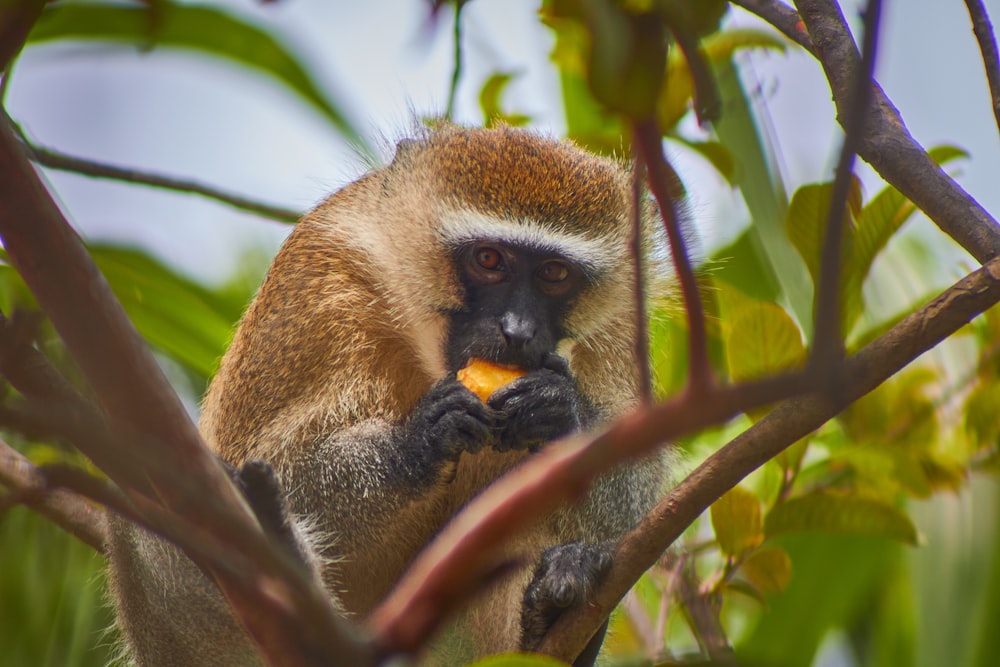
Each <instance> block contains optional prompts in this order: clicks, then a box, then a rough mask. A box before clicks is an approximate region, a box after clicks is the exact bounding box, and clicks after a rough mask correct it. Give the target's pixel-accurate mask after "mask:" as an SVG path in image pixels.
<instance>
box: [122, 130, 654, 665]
mask: <svg viewBox="0 0 1000 667" xmlns="http://www.w3.org/2000/svg"><path fill="white" fill-rule="evenodd" d="M629 211H630V189H629V175H628V173H627V172H626V171H625V170H624V169H623V168H622V167H621V166H620V165H619V164H617V163H615V162H614V161H611V160H606V159H603V158H599V157H594V156H592V155H589V154H587V153H585V152H583V151H581V150H579V149H577V148H575V147H573V146H571V145H569V144H566V143H561V142H557V141H553V140H550V139H545V138H541V137H538V136H536V135H533V134H529V133H527V132H523V131H519V130H514V129H510V128H500V129H492V130H472V129H461V128H456V127H450V126H449V127H444V128H441V129H438V130H434V131H430V132H427V133H425V134H423V135H422V136H420V137H419V138H417V139H414V140H407V141H404V142H401V143H400V144H399V146H398V148H397V151H396V155H395V157H394V159H393V161H392V163H391V164H389V165H388V166H386V167H384V168H382V169H378V170H375V171H372V172H370V173H369V174H367V175H365V176H363V177H362V178H361V179H359V180H358V181H356V182H354V183H352V184H350V185H348V186H346V187H345V188H343V189H342V190H340V191H339V192H337V193H335V194H334V195H332V196H331V197H330V198H329V199H327V200H326V201H325V202H323V203H322V204H320V205H319V206H318V207H317V208H316V209H315V210H313V211H312V212H311V213H309V214H307V215H306V216H305V217H304V218H303V219H302V221H301V222H300V223H299V224H298V226H297V227H296V228H295V230H294V231H293V232H292V234H291V235H290V237H289V238H288V240H287V241H286V242H285V244H284V246H283V247H282V249H281V250H280V251H279V253H278V255H277V257H276V258H275V260H274V263H273V265H272V266H271V268H270V271H269V272H268V275H267V278H266V280H265V281H264V284H263V285H262V287H261V288H260V291H259V293H258V294H257V297H256V299H255V300H254V302H253V303H252V304H251V306H250V307H249V309H248V310H247V312H246V314H245V316H244V318H243V320H242V322H241V324H240V326H239V328H238V330H237V332H236V334H235V338H234V340H233V343H232V345H231V347H230V349H229V351H228V352H227V353H226V355H225V357H224V358H223V360H222V363H221V367H220V369H219V372H218V375H217V376H216V377H215V379H214V380H213V382H212V384H211V387H210V389H209V391H208V394H207V396H206V398H205V401H204V406H203V414H202V418H201V431H202V434H203V436H204V438H205V440H206V442H207V443H208V445H209V446H210V447H211V448H212V449H213V450H214V451H215V452H216V453H217V454H218V455H219V456H220V457H221V458H222V459H223V460H225V461H226V462H228V463H229V464H231V465H232V466H236V467H238V466H240V465H242V464H244V463H245V462H247V461H252V460H262V461H265V462H267V463H268V464H269V465H270V466H271V467H272V468H273V470H274V471H275V473H276V474H277V476H278V478H279V479H280V480H281V483H282V486H283V488H284V492H285V494H286V500H287V503H288V505H289V507H290V509H291V511H292V512H293V513H294V514H295V515H296V516H299V517H303V519H304V522H305V523H306V524H307V525H309V526H311V528H312V530H313V531H315V532H316V533H317V534H319V535H321V536H322V539H320V540H319V544H318V545H314V546H313V547H311V548H312V549H313V551H314V553H312V554H311V557H314V562H315V563H318V565H316V566H315V567H316V568H317V572H318V575H319V576H320V577H321V578H322V580H323V582H324V584H325V585H326V587H327V590H328V591H329V592H330V594H331V596H332V597H333V598H334V599H335V601H336V603H337V605H338V606H339V607H340V608H341V609H343V611H344V612H345V613H346V614H348V615H350V616H353V617H355V618H363V617H364V616H365V615H367V614H368V613H369V612H370V611H371V610H372V609H373V608H374V606H375V605H377V603H378V602H379V601H380V600H381V599H382V598H383V597H384V596H385V594H386V593H387V592H388V591H389V590H390V589H391V588H392V586H393V584H394V583H395V582H396V580H397V579H398V578H399V576H400V575H401V574H402V572H403V571H404V569H405V568H406V567H407V565H408V564H409V563H410V562H411V561H412V559H413V558H414V556H415V555H416V553H417V552H418V551H419V550H420V549H421V548H422V547H423V546H424V545H425V544H427V543H428V541H429V540H430V539H432V537H433V536H434V534H435V533H436V532H437V531H438V530H439V529H440V528H441V526H442V525H443V524H444V523H445V522H446V521H447V520H448V519H449V518H450V517H451V516H452V515H454V514H455V513H456V512H457V511H458V510H459V509H460V508H461V507H462V506H463V504H465V503H466V502H467V501H468V500H469V499H470V498H472V497H473V496H474V495H475V494H477V493H478V492H479V491H481V490H482V489H483V488H484V487H485V486H486V485H488V484H489V483H490V482H492V481H493V480H495V479H496V478H497V477H499V476H500V475H502V474H503V473H504V472H506V471H507V470H509V469H510V468H511V467H512V466H515V465H516V464H517V463H518V461H520V460H521V459H522V458H523V457H525V456H530V453H531V451H533V450H534V449H537V447H538V446H541V445H543V444H544V443H545V442H547V441H549V440H552V439H555V438H557V437H560V436H562V435H565V434H567V433H570V432H572V431H576V430H579V429H581V428H582V429H587V428H595V427H597V426H599V425H600V424H602V423H603V422H605V421H607V420H609V419H611V418H613V417H615V416H617V415H620V414H622V413H623V412H625V411H627V410H629V409H630V408H631V407H633V406H634V404H635V403H636V401H637V384H638V380H637V364H636V362H635V358H634V344H633V336H632V332H633V330H634V321H635V314H634V306H633V302H634V299H633V297H632V293H631V284H632V279H633V278H632V276H633V260H632V259H631V257H630V255H629V251H628V239H629V233H630V224H629ZM644 217H646V218H648V219H647V220H646V223H645V226H646V228H647V231H649V230H651V229H652V227H653V225H652V220H651V217H652V216H651V215H649V211H646V213H645V216H644ZM649 234H650V237H651V236H652V232H649ZM650 243H651V241H650V242H648V243H647V245H649V244H650ZM470 357H481V358H486V359H489V360H491V361H495V362H502V363H508V364H514V365H517V366H519V367H522V368H524V369H525V370H527V371H528V373H527V374H526V375H525V376H524V377H522V378H520V379H518V380H515V381H514V382H512V383H511V384H510V385H508V386H507V387H505V388H503V389H501V390H499V391H497V392H495V393H494V394H493V396H491V397H490V399H489V400H488V401H487V402H486V403H483V402H482V401H481V400H480V399H478V398H476V397H475V396H474V395H472V394H471V392H469V391H468V390H467V389H465V388H464V387H462V386H461V385H460V384H458V383H457V381H455V380H454V373H455V371H456V370H457V369H458V368H461V367H462V366H463V365H464V364H465V363H466V362H467V361H468V359H469V358H470ZM663 473H664V471H663V463H662V459H661V458H659V457H654V458H651V459H649V460H646V461H643V462H640V463H637V464H634V465H630V466H627V467H623V468H619V469H617V470H614V471H612V472H611V473H609V474H607V475H606V476H604V477H602V478H601V479H599V480H598V481H597V482H596V483H595V485H594V487H593V489H592V491H591V493H590V494H589V496H588V497H587V498H586V499H585V501H584V502H583V503H581V504H580V505H578V506H575V507H567V508H565V509H564V510H562V511H560V512H558V513H557V514H556V515H554V516H552V517H551V518H549V519H548V520H547V521H545V522H544V523H542V524H540V525H539V526H538V528H536V529H535V530H533V531H532V532H530V533H528V534H526V535H523V536H521V537H519V538H518V539H517V540H515V542H514V544H513V546H512V547H511V549H510V551H511V554H510V555H512V556H514V555H517V556H520V557H522V558H523V561H522V562H526V563H531V564H532V565H531V566H528V567H525V568H523V570H522V571H519V572H517V573H516V574H515V575H513V576H511V577H509V578H507V579H506V580H505V583H503V584H501V585H500V586H498V587H497V588H496V589H494V590H491V591H490V593H489V594H488V595H486V596H484V597H483V598H482V599H481V600H480V601H479V602H478V603H476V604H475V605H473V607H472V608H471V609H470V610H468V611H467V612H465V613H464V614H463V616H462V617H461V618H459V619H457V621H456V622H455V623H454V624H453V627H452V629H451V630H450V631H449V632H448V633H446V634H447V636H446V637H445V638H444V639H443V640H442V641H441V642H439V646H438V648H437V649H435V651H433V652H432V659H433V657H434V656H436V659H437V660H438V661H439V662H440V663H441V664H461V661H462V660H466V659H471V658H473V657H476V656H480V655H486V654H489V653H494V652H499V651H504V650H516V649H517V648H519V647H523V648H530V647H531V645H532V643H533V642H534V641H537V639H538V636H539V635H540V633H543V632H544V630H545V625H546V623H547V622H549V621H548V620H546V619H550V618H551V617H553V616H552V614H555V613H558V609H555V610H553V603H552V601H551V600H548V599H546V595H548V596H549V597H552V595H551V593H550V592H549V591H548V589H547V588H546V586H547V585H551V582H550V583H548V584H547V583H546V582H547V581H549V580H548V579H546V576H548V577H549V578H550V579H551V576H552V575H551V572H550V573H549V574H547V575H546V574H544V573H543V570H544V569H545V568H539V569H538V570H537V571H536V570H535V567H534V564H535V563H538V562H540V559H542V552H543V551H544V550H546V549H547V548H549V547H559V545H567V544H570V546H569V547H566V548H563V549H562V551H559V549H557V550H556V552H550V553H549V554H547V555H546V557H545V559H544V560H545V562H546V564H547V565H546V567H549V568H550V569H552V568H556V569H558V568H560V567H563V565H561V563H562V564H565V563H567V562H569V563H570V570H572V569H573V568H574V567H577V568H582V570H583V571H582V572H580V573H577V572H568V573H565V574H567V576H570V577H571V578H572V577H576V579H574V581H577V580H579V581H578V582H577V583H578V587H579V589H580V591H581V594H585V592H586V588H587V587H588V586H589V585H591V584H592V583H594V581H593V578H594V577H597V576H599V573H597V572H587V571H586V570H587V568H588V567H590V569H591V570H593V569H594V568H595V567H596V568H597V569H601V568H603V567H605V566H606V564H607V562H606V554H608V553H610V546H609V545H613V543H614V542H615V541H616V540H617V539H619V538H620V537H621V535H622V534H623V533H624V532H625V531H627V530H629V529H630V528H632V527H633V526H634V525H635V523H636V522H637V521H638V520H639V519H640V518H641V516H642V515H643V514H644V513H645V511H646V510H647V509H648V508H649V507H650V506H651V505H652V503H653V502H654V500H655V498H656V495H657V493H658V492H659V491H660V486H661V483H662V479H663ZM112 533H113V539H112V543H111V545H110V556H111V582H112V592H113V595H114V598H115V601H116V605H117V607H118V614H119V623H120V625H121V626H122V628H123V630H124V635H125V638H126V640H127V643H128V645H129V648H130V652H131V654H132V656H133V657H134V659H135V660H136V661H137V662H138V663H139V664H142V665H150V666H154V667H156V666H160V665H164V666H167V665H171V666H172V665H184V666H192V665H247V664H256V663H257V661H258V660H259V658H257V657H255V655H256V654H255V653H254V649H253V647H252V645H251V643H250V640H249V639H248V638H247V637H246V635H245V633H244V632H243V630H242V629H241V628H240V627H239V625H238V623H237V622H236V621H235V620H234V619H233V617H232V616H231V615H230V613H229V612H228V610H227V609H226V607H225V605H224V602H223V601H222V599H221V597H220V596H219V594H218V593H217V592H216V591H215V589H214V587H213V586H212V585H211V584H210V583H209V582H207V580H206V579H205V578H204V577H203V575H201V574H200V572H199V571H198V570H197V569H196V568H194V566H193V565H191V564H190V562H188V561H187V560H186V559H185V558H183V557H182V556H180V554H179V552H177V551H176V550H175V549H174V548H173V547H171V546H169V545H166V544H165V543H163V542H161V541H160V540H158V539H156V538H154V537H152V536H149V535H147V534H145V533H143V532H142V531H140V530H138V529H134V528H132V527H131V526H129V525H127V524H124V523H122V522H114V529H113V531H112ZM571 543H572V544H571ZM567 549H568V550H567ZM574 554H576V555H574ZM579 554H583V556H579ZM594 554H597V555H598V556H600V555H601V554H605V556H602V557H603V558H605V560H603V561H602V560H601V558H602V557H598V558H597V561H599V564H598V565H596V566H592V565H589V564H588V563H590V561H592V560H593V559H592V558H590V557H591V556H593V555H594ZM588 559H589V560H588ZM529 583H530V584H531V587H530V588H529ZM526 589H529V593H530V595H528V596H527V597H526V595H525V591H526ZM539 618H541V619H542V620H539Z"/></svg>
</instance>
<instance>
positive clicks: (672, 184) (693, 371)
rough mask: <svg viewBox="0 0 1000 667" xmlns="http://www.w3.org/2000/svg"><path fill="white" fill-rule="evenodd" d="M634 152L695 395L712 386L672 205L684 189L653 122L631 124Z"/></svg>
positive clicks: (699, 312) (694, 286)
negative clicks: (679, 306) (677, 292)
mask: <svg viewBox="0 0 1000 667" xmlns="http://www.w3.org/2000/svg"><path fill="white" fill-rule="evenodd" d="M632 134H633V136H634V141H635V147H636V152H637V153H638V154H639V157H640V158H641V159H642V162H643V164H644V165H645V167H646V174H647V176H648V180H649V189H650V190H651V191H652V192H653V196H654V197H655V198H656V203H657V204H658V205H659V207H660V215H661V216H662V217H663V224H664V226H665V227H666V230H667V238H668V239H669V240H670V259H671V261H672V262H673V265H674V271H675V272H676V273H677V280H678V282H679V283H680V287H681V293H682V294H683V296H684V310H685V313H686V315H687V322H688V357H689V361H688V385H687V390H688V391H689V392H691V393H693V394H698V393H700V392H702V391H705V390H707V389H708V388H709V387H711V386H713V385H714V380H713V378H712V368H711V366H710V365H709V362H708V336H707V334H706V331H705V309H704V308H703V307H702V303H701V293H700V292H699V289H698V281H697V280H696V279H695V276H694V271H693V270H692V269H691V260H690V258H689V257H688V253H687V245H686V243H685V241H684V235H683V233H682V232H681V225H680V221H679V220H678V218H677V209H676V206H675V204H674V202H676V201H678V200H680V199H681V197H682V196H683V194H684V186H683V184H682V183H681V180H680V178H679V177H678V176H677V172H675V171H674V169H673V167H672V166H671V165H670V163H669V162H667V158H666V156H665V155H664V154H663V139H662V137H661V134H660V130H659V128H658V127H657V126H656V121H655V120H653V119H647V120H643V121H634V122H633V123H632Z"/></svg>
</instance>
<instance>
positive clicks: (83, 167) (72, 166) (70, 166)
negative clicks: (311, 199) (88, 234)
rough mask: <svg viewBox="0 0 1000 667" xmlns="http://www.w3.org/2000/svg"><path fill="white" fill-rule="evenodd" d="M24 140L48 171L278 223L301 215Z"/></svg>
mask: <svg viewBox="0 0 1000 667" xmlns="http://www.w3.org/2000/svg"><path fill="white" fill-rule="evenodd" d="M22 141H23V142H24V146H25V148H26V149H27V151H28V157H29V158H30V159H31V161H32V162H35V163H37V164H40V165H42V166H43V167H48V168H49V169H58V170H60V171H69V172H72V173H75V174H81V175H83V176H90V177H93V178H106V179H110V180H115V181H122V182H125V183H135V184H138V185H148V186H150V187H153V188H161V189H163V190H172V191H174V192H184V193H187V194H194V195H200V196H202V197H206V198H208V199H212V200H214V201H217V202H221V203H223V204H227V205H229V206H232V207H233V208H235V209H239V210H241V211H248V212H250V213H255V214H257V215H259V216H261V217H264V218H269V219H271V220H277V221H278V222H296V221H297V220H298V219H299V218H300V217H301V215H302V214H301V213H300V212H298V211H293V210H291V209H288V208H283V207H281V206H273V205H271V204H265V203H263V202H259V201H256V200H253V199H250V198H249V197H244V196H243V195H238V194H236V193H233V192H228V191H226V190H223V189H221V188H217V187H214V186H211V185H205V184H204V183H200V182H198V181H195V180H192V179H188V178H175V177H173V176H164V175H162V174H156V173H153V172H150V171H141V170H139V169H128V168H125V167H118V166H115V165H112V164H107V163H103V162H98V161H96V160H84V159H82V158H78V157H73V156H72V155H67V154H65V153H60V152H58V151H54V150H51V149H48V148H41V147H40V146H36V145H34V144H32V143H31V142H29V141H27V140H26V139H24V138H23V137H22Z"/></svg>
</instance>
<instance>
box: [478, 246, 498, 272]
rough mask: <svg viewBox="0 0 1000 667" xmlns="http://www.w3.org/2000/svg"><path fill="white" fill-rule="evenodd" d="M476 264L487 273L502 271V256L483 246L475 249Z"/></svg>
mask: <svg viewBox="0 0 1000 667" xmlns="http://www.w3.org/2000/svg"><path fill="white" fill-rule="evenodd" d="M475 258H476V264H478V265H479V266H481V267H482V268H484V269H486V270H487V271H500V270H502V269H503V255H501V254H500V251H499V250H497V249H496V248H490V247H489V246H483V247H482V248H476V254H475Z"/></svg>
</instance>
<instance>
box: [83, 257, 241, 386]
mask: <svg viewBox="0 0 1000 667" xmlns="http://www.w3.org/2000/svg"><path fill="white" fill-rule="evenodd" d="M89 249H90V253H91V255H92V257H93V258H94V262H95V263H96V264H97V266H98V268H99V269H100V270H101V273H103V274H104V277H105V278H106V279H107V281H108V283H109V284H110V285H111V289H112V290H113V291H114V293H115V296H116V297H118V300H119V301H120V302H121V304H122V306H123V307H124V308H125V312H126V313H127V314H128V316H129V318H130V319H131V320H132V323H133V324H134V325H135V327H136V329H138V330H139V333H140V334H142V336H143V337H144V338H145V339H146V340H148V341H149V342H150V343H151V344H152V345H154V346H155V347H157V348H159V349H160V350H162V351H163V352H165V353H166V354H168V355H169V356H171V357H173V358H174V359H176V360H177V361H178V362H180V363H181V364H183V365H184V366H185V367H187V368H188V369H189V370H191V371H193V372H194V373H197V374H198V375H200V376H201V377H202V378H206V379H207V378H209V377H211V376H212V374H213V373H214V372H215V368H216V364H217V363H218V360H219V358H220V357H221V356H222V353H223V352H224V351H225V349H226V346H227V345H228V344H229V339H230V335H231V333H232V328H233V325H234V323H235V320H236V319H237V318H238V316H239V315H238V313H236V314H234V313H233V310H232V308H231V305H229V304H227V303H224V302H222V301H221V300H219V299H218V298H216V297H215V296H214V295H213V294H212V293H211V292H210V291H208V290H206V289H205V288H203V287H201V286H200V285H198V284H197V283H195V282H193V281H191V280H188V279H187V278H184V277H182V276H180V275H178V274H177V273H175V272H174V271H172V270H170V269H168V268H167V267H165V266H164V265H163V264H161V263H160V262H159V261H158V260H156V259H153V258H152V257H150V256H149V255H147V254H145V253H143V252H140V251H138V250H133V249H128V248H119V247H112V246H91V247H90V248H89Z"/></svg>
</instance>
